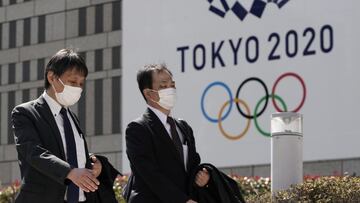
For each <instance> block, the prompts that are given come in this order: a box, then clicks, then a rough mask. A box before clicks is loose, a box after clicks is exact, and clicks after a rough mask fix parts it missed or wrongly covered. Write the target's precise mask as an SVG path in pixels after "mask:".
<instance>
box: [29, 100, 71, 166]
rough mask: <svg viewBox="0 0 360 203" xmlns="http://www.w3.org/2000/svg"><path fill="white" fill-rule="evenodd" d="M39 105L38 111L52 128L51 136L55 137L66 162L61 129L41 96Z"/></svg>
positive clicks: (38, 101)
mask: <svg viewBox="0 0 360 203" xmlns="http://www.w3.org/2000/svg"><path fill="white" fill-rule="evenodd" d="M37 104H38V105H37V106H36V108H37V110H38V111H39V113H40V114H41V116H42V117H43V118H44V120H45V121H46V122H47V123H48V124H49V126H50V127H51V130H52V131H53V134H51V135H53V136H54V137H55V140H56V142H57V144H58V147H59V149H60V152H61V157H62V159H63V160H66V158H65V151H64V145H63V143H62V139H61V135H60V131H59V128H58V126H57V124H56V121H55V119H54V116H53V115H52V113H51V110H50V107H49V105H48V104H47V103H46V101H45V99H44V97H43V96H40V97H39V98H38V100H37Z"/></svg>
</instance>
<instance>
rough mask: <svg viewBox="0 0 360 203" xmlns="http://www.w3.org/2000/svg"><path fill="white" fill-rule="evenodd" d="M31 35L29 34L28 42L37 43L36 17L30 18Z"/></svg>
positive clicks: (37, 25)
mask: <svg viewBox="0 0 360 203" xmlns="http://www.w3.org/2000/svg"><path fill="white" fill-rule="evenodd" d="M30 21H31V22H30V24H31V36H30V44H37V43H38V32H39V20H38V18H37V17H34V18H31V20H30Z"/></svg>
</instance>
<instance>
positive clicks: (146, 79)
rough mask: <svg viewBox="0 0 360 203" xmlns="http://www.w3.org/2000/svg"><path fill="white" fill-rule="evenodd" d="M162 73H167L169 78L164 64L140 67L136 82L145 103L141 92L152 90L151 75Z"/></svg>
mask: <svg viewBox="0 0 360 203" xmlns="http://www.w3.org/2000/svg"><path fill="white" fill-rule="evenodd" d="M162 71H167V72H168V73H169V74H170V75H171V76H172V73H171V71H170V70H169V69H168V68H167V67H166V64H148V65H145V66H144V67H142V68H141V69H140V70H139V71H138V72H137V82H138V86H139V90H140V92H141V94H142V96H143V97H144V99H145V101H146V98H145V95H144V93H143V90H144V89H146V88H149V89H152V84H153V77H152V76H153V73H158V72H162Z"/></svg>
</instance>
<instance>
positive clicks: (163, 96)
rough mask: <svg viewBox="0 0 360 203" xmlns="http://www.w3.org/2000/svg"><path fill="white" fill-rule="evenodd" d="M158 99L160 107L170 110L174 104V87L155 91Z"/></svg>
mask: <svg viewBox="0 0 360 203" xmlns="http://www.w3.org/2000/svg"><path fill="white" fill-rule="evenodd" d="M157 92H158V94H159V98H160V100H159V101H158V102H157V103H158V104H159V105H160V106H161V107H163V108H164V109H166V110H171V109H172V108H173V107H174V106H175V102H176V89H175V88H166V89H162V90H159V91H157Z"/></svg>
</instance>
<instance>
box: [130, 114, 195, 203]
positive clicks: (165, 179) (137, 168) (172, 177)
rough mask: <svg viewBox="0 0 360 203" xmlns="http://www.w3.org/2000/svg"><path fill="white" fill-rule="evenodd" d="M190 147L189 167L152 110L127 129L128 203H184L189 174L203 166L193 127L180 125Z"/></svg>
mask: <svg viewBox="0 0 360 203" xmlns="http://www.w3.org/2000/svg"><path fill="white" fill-rule="evenodd" d="M176 123H177V125H178V127H179V128H180V130H181V133H182V134H183V135H184V138H185V140H186V142H187V145H188V163H187V170H185V167H184V164H183V163H184V162H183V161H182V160H181V158H180V155H179V153H178V152H177V151H176V149H175V146H174V144H173V141H172V139H171V138H170V136H169V135H168V133H167V131H166V129H165V127H164V125H163V124H162V123H161V121H160V120H159V118H158V117H157V116H156V115H155V113H154V112H152V111H151V110H150V109H147V110H146V112H145V113H144V114H143V116H142V117H140V118H138V119H137V120H135V121H133V122H131V123H130V124H129V125H128V126H127V129H126V152H127V155H128V158H129V160H130V167H131V170H132V175H131V177H130V179H131V185H130V186H129V188H128V189H129V190H130V194H129V196H130V197H129V200H128V203H185V202H186V201H187V200H189V199H190V197H189V195H188V189H187V185H188V183H189V178H190V174H191V173H192V171H193V170H195V169H196V166H197V165H198V164H199V163H200V156H199V154H198V153H197V152H196V148H195V140H194V136H193V132H192V129H191V127H190V126H189V125H188V124H187V123H186V122H185V121H177V122H176Z"/></svg>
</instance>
